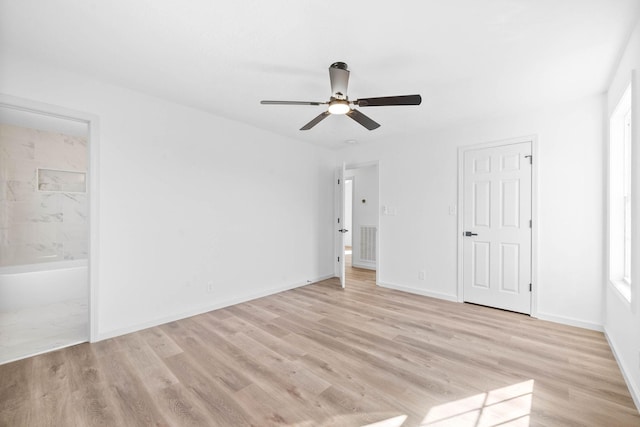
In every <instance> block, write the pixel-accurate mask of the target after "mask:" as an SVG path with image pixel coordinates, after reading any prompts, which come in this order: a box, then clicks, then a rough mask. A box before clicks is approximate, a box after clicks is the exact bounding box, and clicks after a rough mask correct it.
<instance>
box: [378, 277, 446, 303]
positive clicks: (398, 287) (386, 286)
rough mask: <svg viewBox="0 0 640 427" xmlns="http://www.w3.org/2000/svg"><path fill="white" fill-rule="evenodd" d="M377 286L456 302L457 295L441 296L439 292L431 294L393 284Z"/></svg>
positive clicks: (383, 283) (382, 283)
mask: <svg viewBox="0 0 640 427" xmlns="http://www.w3.org/2000/svg"><path fill="white" fill-rule="evenodd" d="M378 286H382V287H383V288H388V289H395V290H396V291H402V292H408V293H410V294H416V295H422V296H425V297H431V298H437V299H443V300H447V301H452V302H458V296H457V295H450V294H443V293H441V292H433V291H428V290H425V289H417V288H411V287H408V286H402V285H396V284H395V283H386V282H378Z"/></svg>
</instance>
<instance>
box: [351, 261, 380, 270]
mask: <svg viewBox="0 0 640 427" xmlns="http://www.w3.org/2000/svg"><path fill="white" fill-rule="evenodd" d="M351 266H352V267H355V268H364V269H366V270H374V271H375V269H376V265H375V264H360V263H359V262H352V263H351Z"/></svg>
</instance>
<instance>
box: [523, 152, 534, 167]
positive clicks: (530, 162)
mask: <svg viewBox="0 0 640 427" xmlns="http://www.w3.org/2000/svg"><path fill="white" fill-rule="evenodd" d="M524 158H525V159H526V158H529V164H530V165H532V164H533V156H532V155H531V154H529V155H527V156H524Z"/></svg>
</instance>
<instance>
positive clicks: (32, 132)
mask: <svg viewBox="0 0 640 427" xmlns="http://www.w3.org/2000/svg"><path fill="white" fill-rule="evenodd" d="M88 144H89V125H88V122H87V121H82V120H74V119H70V118H65V117H60V116H56V115H52V114H45V113H43V112H38V111H35V110H30V109H27V108H21V107H20V106H17V105H11V104H0V331H2V333H1V334H0V363H7V362H10V361H13V360H18V359H21V358H25V357H29V356H33V355H36V354H40V353H44V352H47V351H51V350H55V349H58V348H62V347H67V346H70V345H74V344H78V343H81V342H86V341H88V340H89V335H90V334H89V288H90V287H89V235H90V231H89V179H88V177H89V174H88V171H89V155H88V153H89V147H88Z"/></svg>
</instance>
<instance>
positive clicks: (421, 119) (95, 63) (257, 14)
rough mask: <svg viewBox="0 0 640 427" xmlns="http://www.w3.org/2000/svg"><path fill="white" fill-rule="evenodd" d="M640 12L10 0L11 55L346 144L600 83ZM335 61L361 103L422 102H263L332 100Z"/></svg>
mask: <svg viewBox="0 0 640 427" xmlns="http://www.w3.org/2000/svg"><path fill="white" fill-rule="evenodd" d="M639 16H640V1H639V0H409V1H396V2H390V1H383V0H349V1H336V0H325V1H306V0H270V1H264V0H215V1H214V0H184V1H175V0H135V1H132V0H109V1H104V0H46V1H43V0H0V54H2V53H4V54H7V55H19V56H22V57H25V58H27V59H37V60H38V61H44V62H48V63H51V64H52V65H54V66H57V67H62V68H65V69H69V70H71V71H74V72H78V73H83V74H88V75H90V76H92V77H94V78H96V79H99V80H102V81H106V82H111V83H115V84H118V85H121V86H124V87H128V88H131V89H135V90H138V91H141V92H145V93H147V94H151V95H154V96H157V97H161V98H165V99H168V100H172V101H174V102H177V103H180V104H184V105H188V106H192V107H195V108H199V109H203V110H206V111H209V112H212V113H214V114H218V115H221V116H225V117H228V118H231V119H235V120H239V121H241V122H245V123H248V124H251V125H254V126H257V127H260V128H263V129H267V130H270V131H273V132H275V133H278V134H282V135H287V136H290V137H293V138H297V139H300V140H304V141H308V142H311V143H315V144H319V145H323V146H327V147H340V146H343V145H344V141H346V140H354V139H355V140H357V141H358V142H360V143H364V142H367V141H370V140H373V139H379V138H383V139H388V140H394V139H397V138H401V137H402V135H403V134H405V133H415V132H420V131H422V130H426V129H433V128H440V127H444V126H452V125H456V124H458V123H461V121H463V120H468V119H481V118H483V117H489V116H495V115H499V114H505V113H508V112H512V111H514V110H525V109H529V108H538V107H541V106H543V105H546V104H549V103H556V102H562V101H566V100H569V99H573V98H578V97H582V96H587V95H590V94H595V93H600V92H603V91H605V90H606V88H607V85H608V81H609V78H610V76H611V73H612V70H613V68H614V66H615V65H616V62H617V60H618V56H619V55H620V52H621V50H622V48H623V47H624V44H625V42H626V40H627V38H628V36H629V34H630V32H631V30H632V28H633V25H634V23H635V22H636V21H637V20H638V17H639ZM1 59H2V58H1V57H0V63H1ZM336 61H343V62H346V63H347V64H348V65H349V68H350V70H351V80H350V85H349V97H350V98H351V99H356V98H364V97H372V96H388V95H405V94H414V93H419V94H421V95H422V98H423V102H422V105H420V106H418V107H414V106H412V107H370V108H363V109H362V112H364V113H365V114H367V115H369V116H370V117H371V118H373V119H374V120H376V121H377V122H379V123H380V124H381V125H382V126H381V127H380V128H379V129H377V130H374V131H367V130H366V129H364V128H363V127H361V126H360V125H358V124H357V123H356V122H354V121H352V120H350V119H349V118H347V117H344V116H333V117H329V118H327V119H326V120H324V121H323V122H322V123H320V124H319V125H317V126H316V127H315V128H313V129H312V130H309V131H305V132H302V131H299V130H298V129H299V128H300V127H301V126H302V125H304V124H305V123H307V122H308V121H309V120H311V119H312V118H313V117H315V116H316V115H318V114H319V113H320V112H322V110H323V107H319V106H265V105H260V104H259V101H260V100H261V99H281V100H302V101H326V100H328V98H329V96H330V88H329V75H328V70H327V69H328V67H329V65H330V64H331V63H333V62H336ZM0 89H1V88H0Z"/></svg>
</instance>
